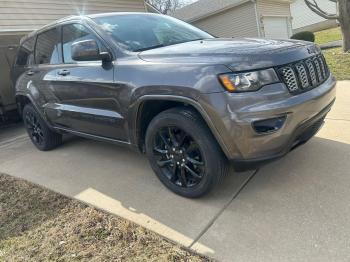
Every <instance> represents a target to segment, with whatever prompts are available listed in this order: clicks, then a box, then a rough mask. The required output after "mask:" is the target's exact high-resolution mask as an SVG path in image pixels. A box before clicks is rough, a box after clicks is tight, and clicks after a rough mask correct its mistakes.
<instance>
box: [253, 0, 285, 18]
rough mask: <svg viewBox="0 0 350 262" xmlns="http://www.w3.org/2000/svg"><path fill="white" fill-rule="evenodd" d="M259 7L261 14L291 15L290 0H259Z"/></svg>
mask: <svg viewBox="0 0 350 262" xmlns="http://www.w3.org/2000/svg"><path fill="white" fill-rule="evenodd" d="M257 7H258V12H259V14H260V16H287V17H290V16H291V12H290V3H289V2H282V1H273V0H258V1H257Z"/></svg>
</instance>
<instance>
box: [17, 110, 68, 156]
mask: <svg viewBox="0 0 350 262" xmlns="http://www.w3.org/2000/svg"><path fill="white" fill-rule="evenodd" d="M23 122H24V125H25V128H26V130H27V133H28V135H29V137H30V139H31V140H32V142H33V144H34V145H35V146H36V147H37V148H38V149H39V150H41V151H48V150H51V149H54V148H56V147H57V146H59V145H61V144H62V135H61V134H58V133H56V132H53V131H52V130H51V129H50V128H49V127H48V126H47V124H46V123H45V121H44V120H43V119H42V118H41V116H40V115H39V113H38V112H37V111H36V110H35V108H34V107H33V106H32V105H31V104H27V105H25V107H24V109H23Z"/></svg>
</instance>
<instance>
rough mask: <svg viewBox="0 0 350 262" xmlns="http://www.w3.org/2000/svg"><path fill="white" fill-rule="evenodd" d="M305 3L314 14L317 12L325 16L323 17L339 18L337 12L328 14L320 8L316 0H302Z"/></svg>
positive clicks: (335, 0) (332, 0)
mask: <svg viewBox="0 0 350 262" xmlns="http://www.w3.org/2000/svg"><path fill="white" fill-rule="evenodd" d="M304 1H305V4H306V5H307V6H308V7H309V8H310V9H311V10H312V11H313V12H315V13H316V14H318V15H319V16H321V17H323V18H325V19H339V16H338V15H337V14H329V13H327V12H326V11H324V10H322V9H321V8H320V7H319V6H318V4H317V2H316V0H312V1H311V0H304ZM329 1H331V2H337V0H329Z"/></svg>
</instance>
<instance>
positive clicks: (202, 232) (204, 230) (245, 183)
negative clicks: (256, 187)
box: [188, 169, 259, 248]
mask: <svg viewBox="0 0 350 262" xmlns="http://www.w3.org/2000/svg"><path fill="white" fill-rule="evenodd" d="M258 172H259V169H256V170H255V171H254V172H253V173H252V174H251V175H250V176H249V177H248V178H247V179H246V180H245V181H244V183H242V185H241V186H240V187H239V188H238V189H237V190H236V192H235V193H234V194H233V195H232V197H231V199H230V200H229V201H228V202H227V203H226V204H225V205H224V206H223V207H222V208H221V209H220V210H219V211H218V212H217V214H216V215H215V216H214V217H213V218H212V219H211V220H210V221H209V222H208V224H207V225H206V226H205V227H204V228H203V230H202V231H201V232H200V233H199V234H198V236H197V237H196V238H195V239H194V240H193V242H192V243H191V244H190V245H189V246H188V248H192V247H193V246H194V245H195V244H196V243H197V242H198V241H199V239H201V238H202V236H203V235H204V234H205V233H206V232H207V231H208V230H209V229H210V228H211V226H212V225H213V224H214V223H215V221H216V220H217V219H218V218H219V217H220V216H221V214H222V213H223V212H224V211H225V210H226V209H227V208H228V207H229V206H230V205H231V203H232V202H233V201H234V200H235V199H236V198H237V197H238V196H239V194H240V193H241V192H242V191H243V189H244V188H245V187H246V186H247V185H248V184H249V182H250V181H251V180H252V179H253V178H254V176H255V175H256V174H257V173H258Z"/></svg>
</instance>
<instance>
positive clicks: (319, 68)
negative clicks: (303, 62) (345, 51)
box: [314, 57, 323, 82]
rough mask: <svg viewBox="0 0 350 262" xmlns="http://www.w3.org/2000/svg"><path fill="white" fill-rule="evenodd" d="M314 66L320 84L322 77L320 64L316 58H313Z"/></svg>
mask: <svg viewBox="0 0 350 262" xmlns="http://www.w3.org/2000/svg"><path fill="white" fill-rule="evenodd" d="M314 64H315V66H316V72H317V77H318V81H320V82H321V81H322V80H323V76H322V72H321V65H320V62H319V61H318V59H317V57H315V58H314Z"/></svg>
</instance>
